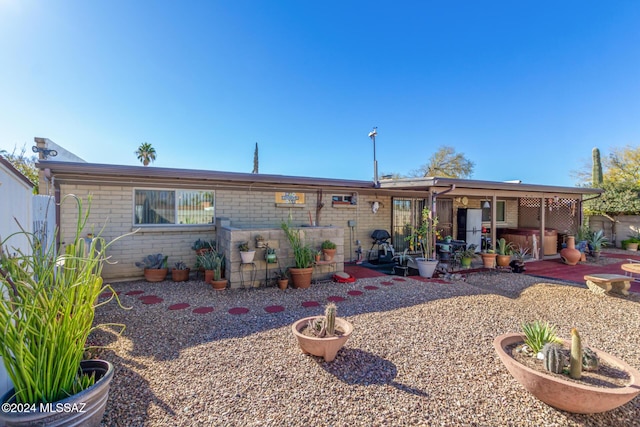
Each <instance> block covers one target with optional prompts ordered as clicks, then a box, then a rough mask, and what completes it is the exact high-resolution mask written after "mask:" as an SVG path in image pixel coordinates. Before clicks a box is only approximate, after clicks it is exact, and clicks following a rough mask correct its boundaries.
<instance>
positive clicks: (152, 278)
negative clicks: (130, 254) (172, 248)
mask: <svg viewBox="0 0 640 427" xmlns="http://www.w3.org/2000/svg"><path fill="white" fill-rule="evenodd" d="M167 258H169V257H168V256H166V255H162V254H153V255H147V256H146V257H144V258H143V259H142V261H140V262H136V267H139V268H142V269H144V279H145V280H146V281H147V282H162V281H163V280H164V279H166V277H167V274H168V272H169V268H168V267H167Z"/></svg>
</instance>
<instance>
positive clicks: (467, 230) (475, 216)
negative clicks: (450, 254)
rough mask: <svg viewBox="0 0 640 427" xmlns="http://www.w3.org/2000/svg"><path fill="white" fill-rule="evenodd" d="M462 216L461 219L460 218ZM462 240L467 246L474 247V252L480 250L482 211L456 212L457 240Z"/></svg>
mask: <svg viewBox="0 0 640 427" xmlns="http://www.w3.org/2000/svg"><path fill="white" fill-rule="evenodd" d="M460 216H462V218H461V217H460ZM461 237H462V238H464V240H465V242H466V243H467V247H469V245H476V251H477V252H479V251H480V250H481V248H482V209H459V210H458V239H460V238H461Z"/></svg>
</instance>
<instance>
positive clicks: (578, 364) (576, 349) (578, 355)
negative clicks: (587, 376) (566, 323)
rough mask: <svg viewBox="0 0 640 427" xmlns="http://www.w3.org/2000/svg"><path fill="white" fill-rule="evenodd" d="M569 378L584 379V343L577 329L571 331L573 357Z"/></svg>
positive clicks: (570, 360) (570, 362) (570, 359)
mask: <svg viewBox="0 0 640 427" xmlns="http://www.w3.org/2000/svg"><path fill="white" fill-rule="evenodd" d="M569 376H570V377H571V378H573V379H574V380H579V379H580V377H582V342H581V341H580V334H579V333H578V330H577V329H576V328H573V329H571V357H570V358H569Z"/></svg>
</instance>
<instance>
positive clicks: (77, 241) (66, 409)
mask: <svg viewBox="0 0 640 427" xmlns="http://www.w3.org/2000/svg"><path fill="white" fill-rule="evenodd" d="M73 197H74V198H75V200H76V203H77V206H78V218H77V227H76V231H75V237H73V238H68V239H67V241H68V242H70V243H68V244H67V245H66V246H65V247H64V248H60V249H59V250H58V249H56V246H55V245H50V246H49V249H43V248H47V246H46V245H44V244H43V242H42V241H40V240H39V238H38V236H37V234H31V233H27V232H20V233H16V234H14V235H11V236H9V237H8V238H7V239H6V240H4V241H2V242H0V247H7V246H9V244H10V243H11V239H12V238H18V239H27V240H28V242H29V245H30V250H29V251H28V253H23V252H21V251H18V253H17V254H15V255H11V256H9V255H8V254H7V253H6V252H4V251H0V288H1V290H0V291H1V292H2V294H3V295H4V297H3V298H0V324H2V325H3V326H2V329H3V330H2V333H1V334H0V355H1V356H2V358H3V362H4V366H5V368H6V370H7V372H8V374H9V377H10V378H11V381H12V382H13V386H14V388H13V389H11V390H9V391H8V392H7V393H6V394H4V396H2V397H1V398H0V400H1V402H0V403H1V404H2V408H3V410H2V411H0V425H3V426H32V425H43V426H44V425H46V426H51V425H56V426H58V425H78V426H79V425H82V426H99V425H100V422H101V419H102V415H103V413H104V410H105V405H106V403H107V398H108V393H109V385H110V382H111V379H112V378H113V374H114V369H113V366H112V365H111V363H109V362H107V361H104V360H98V359H94V360H83V356H84V354H85V345H86V342H87V337H88V335H89V333H90V332H91V331H92V329H93V327H92V326H93V325H92V324H93V320H94V314H95V308H96V307H97V306H99V305H102V304H106V303H107V302H109V301H110V300H111V299H113V298H116V300H117V295H116V294H115V292H113V289H111V287H110V286H109V285H104V284H103V282H102V278H101V276H100V275H101V272H102V266H103V263H104V262H105V260H106V251H107V249H108V248H109V246H110V245H111V244H112V243H113V242H115V241H116V240H117V239H114V240H112V241H111V242H109V243H107V242H106V241H105V239H104V238H102V237H100V235H99V234H98V235H97V236H94V238H93V239H92V240H91V241H90V243H88V242H87V240H85V239H84V238H83V237H80V236H81V235H82V230H83V228H84V226H85V224H86V222H87V219H88V217H89V209H87V210H86V211H84V212H83V209H82V201H81V200H80V199H79V198H77V197H75V196H73ZM63 202H64V200H63ZM54 241H55V239H54ZM105 291H110V292H109V293H110V295H111V296H110V297H109V298H107V299H104V300H102V299H101V300H99V296H100V295H101V294H102V293H103V292H105ZM98 301H100V302H98ZM119 326H121V328H122V329H124V325H119ZM5 408H7V409H5ZM11 408H22V410H17V409H15V410H13V411H11V410H8V409H11ZM27 408H28V409H27Z"/></svg>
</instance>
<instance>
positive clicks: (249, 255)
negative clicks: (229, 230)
mask: <svg viewBox="0 0 640 427" xmlns="http://www.w3.org/2000/svg"><path fill="white" fill-rule="evenodd" d="M238 250H239V251H240V258H241V259H242V263H243V264H251V263H252V262H253V257H255V256H256V251H252V250H251V249H249V242H240V243H239V244H238Z"/></svg>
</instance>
